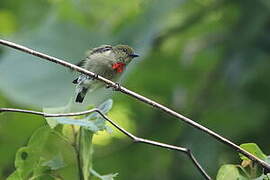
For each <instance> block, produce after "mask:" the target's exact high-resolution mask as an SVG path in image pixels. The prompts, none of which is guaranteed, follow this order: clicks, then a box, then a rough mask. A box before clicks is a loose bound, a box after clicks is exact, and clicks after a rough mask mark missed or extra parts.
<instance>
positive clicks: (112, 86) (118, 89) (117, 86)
mask: <svg viewBox="0 0 270 180" xmlns="http://www.w3.org/2000/svg"><path fill="white" fill-rule="evenodd" d="M106 88H112V89H113V90H114V91H120V90H121V85H120V84H119V83H115V85H110V84H107V85H106Z"/></svg>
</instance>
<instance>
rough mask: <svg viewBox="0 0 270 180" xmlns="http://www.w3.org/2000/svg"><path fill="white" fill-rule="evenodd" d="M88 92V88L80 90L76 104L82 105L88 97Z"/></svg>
mask: <svg viewBox="0 0 270 180" xmlns="http://www.w3.org/2000/svg"><path fill="white" fill-rule="evenodd" d="M87 91H88V88H86V87H82V88H80V89H79V90H78V93H77V96H76V99H75V102H76V103H82V102H83V99H84V97H85V96H86V93H87Z"/></svg>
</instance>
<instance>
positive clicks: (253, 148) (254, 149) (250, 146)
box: [239, 143, 267, 160]
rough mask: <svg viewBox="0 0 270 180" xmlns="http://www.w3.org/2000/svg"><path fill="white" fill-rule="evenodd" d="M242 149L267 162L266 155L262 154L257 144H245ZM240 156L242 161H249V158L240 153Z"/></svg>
mask: <svg viewBox="0 0 270 180" xmlns="http://www.w3.org/2000/svg"><path fill="white" fill-rule="evenodd" d="M240 147H241V148H243V149H245V150H246V151H248V152H249V153H251V154H253V155H254V156H256V157H257V158H259V159H262V160H265V159H266V157H267V156H266V155H265V154H264V153H263V152H262V150H261V149H260V148H259V146H258V145H257V144H255V143H245V144H241V145H240ZM239 156H240V158H241V159H242V160H248V158H247V157H246V156H244V155H242V154H241V153H239Z"/></svg>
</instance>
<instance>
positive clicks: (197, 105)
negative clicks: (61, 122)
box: [0, 0, 270, 180]
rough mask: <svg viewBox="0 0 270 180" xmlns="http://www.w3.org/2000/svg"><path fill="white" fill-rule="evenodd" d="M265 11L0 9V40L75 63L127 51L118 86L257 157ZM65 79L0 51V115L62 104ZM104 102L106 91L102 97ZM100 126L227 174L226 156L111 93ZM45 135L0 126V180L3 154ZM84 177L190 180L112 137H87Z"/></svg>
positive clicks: (185, 163)
mask: <svg viewBox="0 0 270 180" xmlns="http://www.w3.org/2000/svg"><path fill="white" fill-rule="evenodd" d="M269 32H270V1H268V0H257V1H254V0H245V1H242V0H170V1H164V0H128V1H123V0H113V1H112V0H102V1H101V0H91V1H90V0H39V1H36V0H24V1H18V0H17V1H16V0H1V1H0V38H3V39H7V40H11V41H14V42H17V43H20V44H23V45H26V46H27V47H30V48H33V49H36V50H38V51H41V52H44V53H47V54H49V55H53V56H56V57H59V58H62V59H65V60H67V61H69V62H72V63H75V62H77V61H78V60H80V59H82V58H83V57H84V53H85V51H86V50H87V49H89V48H92V47H96V46H98V45H101V44H119V43H123V44H129V45H131V46H132V47H134V49H135V50H136V52H138V53H139V54H140V55H141V57H140V58H139V59H138V60H136V61H134V62H133V63H132V65H131V67H130V68H129V69H128V71H127V72H126V74H125V78H124V81H123V83H122V84H123V85H124V86H125V87H127V88H129V89H131V90H134V91H135V92H139V93H140V94H142V95H144V96H147V97H149V98H151V99H154V100H156V101H158V102H160V103H161V104H164V105H166V106H168V107H170V108H172V109H174V110H176V111H177V112H180V113H182V114H184V115H186V116H188V117H190V118H192V119H194V120H195V121H197V122H199V123H200V124H203V125H205V126H206V127H208V128H210V129H212V130H214V131H216V132H218V133H219V134H221V135H224V136H225V137H227V138H229V139H231V140H233V142H235V143H237V144H241V143H246V142H255V143H257V144H258V145H259V146H260V147H261V149H262V150H263V151H264V152H265V153H266V154H269V153H270V146H269V140H267V139H268V138H269V117H270V113H269V107H270V94H269V92H270V82H269V77H270V59H269V52H270V36H269ZM72 78H74V74H73V73H72V72H70V71H69V70H67V69H65V68H63V67H61V66H58V65H55V64H53V63H49V62H46V61H41V60H39V59H38V58H36V57H32V56H30V55H27V54H25V53H22V52H18V51H16V50H13V49H8V48H6V47H3V46H1V47H0V107H16V108H23V109H33V110H42V107H44V106H45V107H47V106H51V107H54V106H59V105H64V104H65V103H67V101H68V99H69V98H70V96H72V94H73V91H74V87H73V85H72V84H71V81H72ZM107 91H109V90H107ZM113 99H114V107H113V109H112V111H111V112H110V117H111V118H112V119H113V120H115V121H116V122H118V123H119V124H120V125H122V126H123V127H125V128H127V129H128V130H129V131H130V132H132V133H134V134H136V135H138V136H140V137H144V138H149V139H152V140H157V141H161V142H165V143H169V144H174V145H178V146H183V147H188V148H190V149H192V151H193V152H194V154H195V156H196V157H197V158H198V160H199V162H200V163H201V164H202V165H203V167H204V168H205V169H206V171H207V172H209V174H210V175H211V176H212V177H215V176H216V173H217V170H218V169H219V167H220V166H221V165H222V164H224V163H239V162H240V160H239V158H238V154H237V153H236V152H235V151H233V150H232V149H231V148H229V147H227V146H225V145H223V144H220V143H219V142H217V141H216V140H215V139H213V138H211V137H209V136H207V135H205V134H204V133H202V132H199V131H198V130H196V129H193V128H192V127H190V126H188V125H186V124H184V123H183V122H179V121H178V120H177V119H174V118H172V117H171V116H169V115H167V114H164V113H163V112H160V111H159V110H156V109H153V108H152V107H149V106H148V105H145V104H143V103H141V102H138V101H137V100H135V99H133V98H130V97H128V96H126V95H123V94H120V93H113ZM43 125H45V120H44V119H43V118H40V117H36V116H32V115H26V114H15V113H14V114H11V113H5V114H3V115H1V116H0V179H5V178H6V177H7V176H8V175H9V174H10V173H11V172H13V171H14V159H15V153H16V151H17V150H18V148H19V147H22V146H24V145H26V143H27V141H28V139H29V137H30V136H31V134H32V133H33V132H34V131H35V130H36V129H37V128H38V127H41V126H43ZM95 144H96V146H95V154H94V168H95V169H96V170H97V171H98V172H100V173H102V174H106V173H116V172H118V173H119V175H118V177H117V178H116V179H119V180H126V179H130V180H138V179H147V180H154V179H155V180H159V179H160V180H164V179H187V180H188V179H202V177H201V176H200V174H199V173H198V171H197V170H196V169H195V168H194V166H193V164H192V163H191V161H190V160H189V159H188V158H187V157H186V156H185V155H184V154H181V153H177V152H173V151H168V150H164V149H160V148H157V147H152V146H148V145H144V144H134V143H132V142H131V140H130V139H128V138H127V137H125V136H124V135H122V134H121V133H118V132H117V131H114V133H113V134H111V135H108V134H106V133H104V134H103V133H100V134H99V135H97V136H96V137H95Z"/></svg>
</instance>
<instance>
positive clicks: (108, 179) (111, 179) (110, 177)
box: [90, 169, 118, 180]
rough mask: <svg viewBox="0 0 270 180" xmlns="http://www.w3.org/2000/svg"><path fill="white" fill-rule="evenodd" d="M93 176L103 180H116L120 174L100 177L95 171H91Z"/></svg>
mask: <svg viewBox="0 0 270 180" xmlns="http://www.w3.org/2000/svg"><path fill="white" fill-rule="evenodd" d="M90 172H91V174H93V175H94V176H95V177H97V178H99V179H101V180H114V177H116V176H117V175H118V173H114V174H106V175H100V174H99V173H97V172H96V171H95V170H94V169H90Z"/></svg>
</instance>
